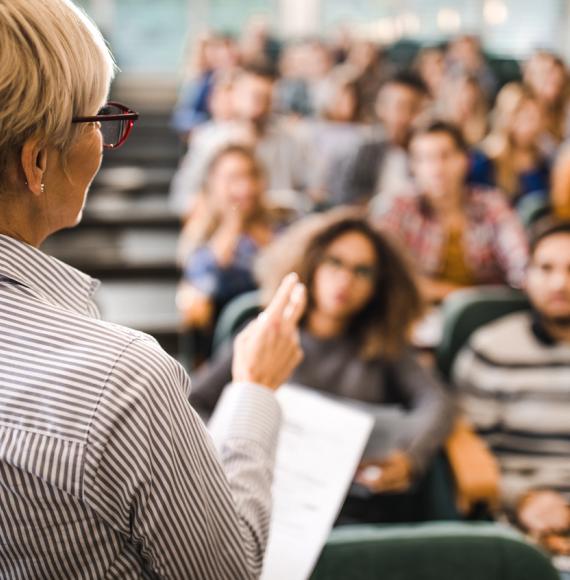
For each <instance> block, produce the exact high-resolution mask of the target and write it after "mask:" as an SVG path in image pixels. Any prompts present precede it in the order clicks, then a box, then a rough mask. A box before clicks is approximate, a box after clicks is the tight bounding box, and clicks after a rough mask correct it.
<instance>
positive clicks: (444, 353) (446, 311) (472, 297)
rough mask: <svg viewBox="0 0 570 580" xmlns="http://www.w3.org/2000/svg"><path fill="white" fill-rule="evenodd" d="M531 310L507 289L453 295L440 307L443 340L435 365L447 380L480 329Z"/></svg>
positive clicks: (521, 297)
mask: <svg viewBox="0 0 570 580" xmlns="http://www.w3.org/2000/svg"><path fill="white" fill-rule="evenodd" d="M529 307H530V305H529V302H528V299H527V297H526V296H525V295H524V294H523V293H522V292H520V291H518V290H513V289H511V288H506V287H498V286H497V287H494V286H493V287H491V286H490V287H485V288H470V289H467V290H461V291H458V292H454V293H453V294H452V295H451V296H449V298H447V299H446V300H445V302H444V303H443V306H442V309H443V311H442V314H443V336H442V340H441V342H440V344H439V346H438V348H437V351H436V358H437V365H438V368H439V370H440V372H441V373H442V374H443V376H444V377H445V378H446V379H448V380H449V378H450V374H451V368H452V366H453V362H454V361H455V357H456V356H457V355H458V354H459V351H460V350H461V349H462V348H463V346H464V345H465V344H466V343H467V341H468V340H469V337H470V336H471V334H473V332H475V331H476V330H477V329H478V328H480V327H481V326H484V325H485V324H488V323H490V322H493V321H494V320H496V319H497V318H501V317H503V316H506V315H508V314H512V313H513V312H518V311H520V310H526V309H528V308H529Z"/></svg>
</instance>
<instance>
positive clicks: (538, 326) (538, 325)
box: [531, 308, 557, 346]
mask: <svg viewBox="0 0 570 580" xmlns="http://www.w3.org/2000/svg"><path fill="white" fill-rule="evenodd" d="M531 330H532V333H533V334H534V336H535V338H536V339H537V340H538V341H539V342H540V343H541V344H543V345H544V346H555V345H556V344H557V341H556V339H555V338H554V337H553V336H552V335H551V334H550V333H549V332H548V330H547V329H546V327H545V326H544V323H543V321H542V317H541V316H540V313H539V312H538V311H537V310H536V309H534V308H533V309H532V315H531Z"/></svg>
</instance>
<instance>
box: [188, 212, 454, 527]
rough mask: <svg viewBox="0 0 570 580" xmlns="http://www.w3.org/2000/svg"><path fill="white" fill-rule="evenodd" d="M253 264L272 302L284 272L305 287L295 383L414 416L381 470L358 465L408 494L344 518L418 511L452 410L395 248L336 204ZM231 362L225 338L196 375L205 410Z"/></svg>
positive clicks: (399, 517)
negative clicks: (415, 350) (424, 346)
mask: <svg viewBox="0 0 570 580" xmlns="http://www.w3.org/2000/svg"><path fill="white" fill-rule="evenodd" d="M256 271H257V273H258V276H259V278H260V282H261V287H262V289H263V294H264V296H265V298H266V299H269V297H270V296H271V295H272V294H273V293H274V291H275V288H276V284H277V280H278V279H279V278H280V277H281V276H282V274H283V273H284V272H288V271H294V272H297V273H298V275H299V278H300V279H301V280H302V281H304V282H305V283H306V285H307V288H308V306H307V309H306V311H305V313H304V315H303V318H302V321H301V346H302V349H303V352H304V356H305V359H304V363H302V364H301V365H300V366H299V367H298V368H297V370H296V371H295V372H294V373H293V374H292V375H291V377H290V382H292V383H295V384H300V385H304V386H306V387H310V388H313V389H316V390H318V391H322V392H324V393H327V394H330V395H334V396H337V397H342V398H345V399H348V400H350V399H354V400H357V401H361V402H365V403H369V404H371V405H374V406H379V407H382V406H385V405H401V406H403V407H404V408H405V409H406V410H407V412H408V414H409V416H410V418H411V419H413V421H411V422H410V425H413V427H411V428H410V429H409V430H408V431H403V432H400V433H399V434H398V435H397V437H395V438H396V439H398V443H397V448H396V449H395V450H393V451H392V452H391V453H389V454H388V455H387V456H383V457H378V458H377V460H373V461H372V462H371V463H372V465H373V466H376V467H379V468H380V469H377V470H376V475H375V476H374V477H366V473H370V472H369V471H368V472H366V471H364V470H360V471H359V472H358V474H357V476H356V477H357V480H358V481H359V482H360V483H361V484H363V485H365V486H366V487H368V488H369V490H370V491H371V492H373V493H374V494H383V493H388V492H390V493H394V494H402V495H388V496H385V497H381V496H378V495H375V499H373V500H371V501H370V502H364V503H359V502H352V503H351V505H350V506H346V507H347V510H348V513H346V515H347V516H352V517H354V518H355V519H359V520H367V521H404V520H408V519H414V518H415V517H418V513H419V512H418V513H414V509H415V508H418V506H417V504H415V503H414V501H415V499H418V498H417V497H416V496H415V490H416V487H415V486H416V485H420V484H421V480H422V475H423V474H424V473H425V471H426V469H428V467H429V466H430V463H431V460H432V458H433V456H434V454H435V453H436V451H437V450H438V449H439V448H440V446H441V444H442V442H443V440H444V438H445V437H446V435H447V432H448V429H449V427H450V424H451V421H452V407H451V403H450V400H449V398H448V396H447V395H446V393H445V390H444V388H443V387H442V385H440V384H439V383H438V381H437V380H436V379H435V378H434V377H433V376H432V375H431V374H430V373H429V372H428V371H427V370H425V369H424V368H423V367H422V366H420V364H419V363H418V362H417V361H416V359H415V357H414V355H413V354H412V352H411V348H410V343H409V332H410V328H411V325H412V324H413V323H414V322H415V321H416V319H417V318H418V316H419V315H420V314H421V312H422V302H421V298H420V295H419V291H418V289H417V287H416V285H415V282H414V278H413V276H412V274H411V273H410V271H409V270H408V268H407V266H406V264H405V262H404V260H403V259H402V257H401V256H400V254H399V252H398V251H397V250H395V249H394V248H393V246H392V244H391V243H390V242H389V240H388V239H387V238H386V236H385V235H383V234H381V233H379V232H378V231H377V230H376V229H374V228H373V227H372V226H371V225H370V223H369V222H368V221H367V220H365V219H363V218H362V217H359V215H357V214H355V213H354V212H353V211H351V210H346V209H342V210H338V209H337V210H333V211H331V212H328V213H325V214H320V215H315V216H311V217H309V218H306V219H305V220H303V221H301V222H298V223H297V224H295V225H294V226H292V227H291V228H290V230H289V231H288V232H286V233H284V234H283V235H282V236H281V237H280V238H279V239H278V240H277V241H276V242H275V243H274V244H272V245H271V246H270V247H268V248H267V250H265V251H264V253H263V254H262V255H261V257H260V260H259V263H258V264H257V268H256ZM231 364H232V351H231V345H228V347H227V348H226V349H223V350H222V351H221V352H220V353H219V355H218V356H217V357H216V358H215V359H214V360H213V361H212V363H211V364H210V365H209V366H207V367H206V368H205V369H204V370H203V371H202V372H200V373H198V375H197V376H196V377H195V380H194V383H193V385H194V388H193V391H192V395H191V401H192V402H193V404H194V405H195V406H196V408H197V409H198V410H200V411H202V412H203V413H204V414H206V415H207V414H209V413H211V412H212V410H213V409H214V406H215V405H216V402H217V400H218V398H219V396H220V394H221V392H222V390H223V388H224V387H225V386H226V384H227V383H228V381H229V380H230V369H231ZM370 466H371V465H370V464H369V465H368V467H370ZM420 487H421V485H420ZM414 498H415V499H414ZM414 506H415V508H414ZM418 510H419V508H418Z"/></svg>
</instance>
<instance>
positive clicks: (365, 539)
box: [311, 522, 559, 580]
mask: <svg viewBox="0 0 570 580" xmlns="http://www.w3.org/2000/svg"><path fill="white" fill-rule="evenodd" d="M311 580H559V575H558V572H557V571H556V570H555V568H554V567H553V566H552V564H551V563H550V561H549V559H548V557H547V556H546V555H545V554H543V553H542V552H541V551H540V550H539V549H538V548H536V547H534V546H533V545H531V544H530V543H528V542H527V541H526V540H525V538H523V536H521V535H520V534H519V533H518V532H516V531H514V530H511V529H507V528H505V527H503V526H500V525H497V524H490V523H456V522H449V523H430V524H421V525H417V526H368V525H358V526H346V527H340V528H336V529H334V530H333V531H332V533H331V535H330V537H329V539H328V541H327V543H326V546H325V548H324V550H323V552H322V554H321V557H320V559H319V561H318V563H317V566H316V568H315V570H314V572H313V574H312V576H311Z"/></svg>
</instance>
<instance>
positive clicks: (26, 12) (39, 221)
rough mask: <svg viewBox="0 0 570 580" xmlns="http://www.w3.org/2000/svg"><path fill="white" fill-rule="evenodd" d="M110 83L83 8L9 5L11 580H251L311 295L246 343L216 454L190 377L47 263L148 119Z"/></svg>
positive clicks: (60, 3) (5, 42)
mask: <svg viewBox="0 0 570 580" xmlns="http://www.w3.org/2000/svg"><path fill="white" fill-rule="evenodd" d="M113 69H114V66H113V60H112V58H111V55H110V54H109V51H108V49H107V45H106V43H105V41H104V40H103V38H102V36H101V34H100V33H99V31H98V30H97V29H96V28H95V26H94V25H93V24H92V23H91V22H90V21H89V20H88V19H87V17H86V16H85V15H84V14H83V13H82V12H81V11H80V10H79V9H78V8H76V7H75V5H74V4H72V3H71V2H70V1H68V0H0V481H1V482H2V484H1V485H0V546H1V548H0V578H19V579H23V580H28V579H29V580H38V579H40V578H43V579H47V578H91V579H103V578H106V579H109V578H131V579H136V578H141V579H142V578H151V577H152V578H173V579H174V578H176V579H183V578H184V579H185V578H203V579H211V580H217V579H219V578H242V579H245V578H247V579H251V578H254V577H257V576H258V575H259V573H260V570H261V565H262V561H263V552H264V549H265V545H266V542H267V535H268V522H269V513H270V504H271V498H270V487H271V479H272V471H273V461H274V459H273V458H274V454H275V446H276V439H277V435H278V429H279V421H280V419H279V417H280V412H279V407H278V404H277V402H276V400H275V397H274V394H273V392H272V391H273V390H274V389H276V388H277V386H278V385H279V384H280V383H281V382H282V381H283V380H284V379H285V377H286V376H288V375H289V374H290V372H291V371H292V369H293V368H294V366H295V365H296V364H297V363H298V362H299V360H300V358H301V353H300V349H299V346H298V336H297V330H296V321H297V320H298V318H299V316H300V314H301V312H302V310H303V309H304V305H303V296H304V294H303V291H304V290H303V287H302V286H299V285H297V281H296V278H295V277H290V278H288V279H287V280H286V282H285V283H284V285H283V286H282V288H281V291H280V292H279V293H278V295H277V296H276V299H275V301H274V302H273V303H272V305H271V306H270V307H269V309H268V313H267V316H265V317H263V318H262V319H260V320H258V321H256V322H254V323H253V325H252V326H251V327H249V329H248V330H247V331H246V333H245V334H244V335H242V336H241V337H240V338H238V340H237V343H236V349H237V351H238V352H239V356H238V357H237V358H236V365H235V366H234V375H233V376H234V379H235V381H236V384H234V385H232V387H231V388H230V391H228V397H230V399H233V404H232V405H231V407H230V408H228V409H227V410H228V411H229V413H230V418H229V420H228V422H227V424H226V425H225V427H226V433H225V435H219V439H218V442H219V443H220V445H221V446H222V448H223V455H222V456H220V455H218V454H217V453H216V452H215V450H214V447H213V445H212V441H211V438H210V437H209V436H208V434H207V432H206V430H205V428H204V425H203V424H202V423H201V421H200V420H199V419H198V417H197V415H196V413H195V412H194V411H193V410H192V408H191V407H190V405H189V403H188V401H187V394H188V392H189V390H190V381H189V378H188V376H187V375H186V374H185V372H184V370H183V369H182V367H181V366H180V365H179V364H178V363H177V362H176V361H175V360H174V359H172V358H171V357H169V356H168V355H167V354H166V353H165V352H164V351H163V350H162V349H161V348H160V347H159V346H158V344H157V342H156V341H155V340H154V339H152V338H150V337H148V336H146V335H144V334H142V333H139V332H135V331H133V330H129V329H127V328H123V327H120V326H118V325H114V324H109V323H105V322H103V321H102V320H100V319H99V316H98V312H97V308H96V306H95V304H94V302H93V294H94V292H95V290H96V288H97V286H98V283H97V281H95V280H93V279H91V278H90V277H89V276H87V275H86V274H83V273H82V272H79V271H77V270H75V269H73V268H71V267H70V266H67V265H66V264H63V263H61V262H59V261H58V260H56V259H54V258H52V257H50V256H47V255H45V254H43V253H42V252H41V251H40V250H39V246H40V245H41V244H42V242H43V241H44V240H45V238H46V237H48V236H49V235H50V234H52V233H53V232H55V231H57V230H59V229H62V228H66V227H70V226H73V225H75V224H77V223H78V222H79V220H80V219H81V213H82V208H83V205H84V203H85V199H86V195H87V191H88V189H89V185H90V183H91V181H92V180H93V178H94V176H95V174H96V173H97V171H98V169H99V165H100V163H101V156H102V152H103V148H104V147H107V148H112V147H117V146H119V145H120V144H121V143H122V142H124V140H125V139H126V137H127V135H128V131H129V130H130V128H131V127H132V124H133V122H134V121H135V119H136V117H137V114H136V113H134V112H132V111H130V110H129V109H128V108H127V107H123V106H119V105H116V104H114V105H108V104H107V105H106V99H107V94H108V91H109V85H110V81H111V78H112V76H113V72H114V70H113ZM284 313H288V314H290V316H288V317H287V318H285V317H284ZM230 466H231V469H229V467H230ZM224 468H226V469H228V473H227V475H226V474H225V473H224Z"/></svg>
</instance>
